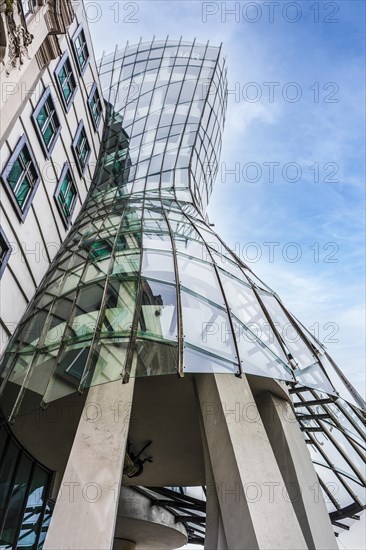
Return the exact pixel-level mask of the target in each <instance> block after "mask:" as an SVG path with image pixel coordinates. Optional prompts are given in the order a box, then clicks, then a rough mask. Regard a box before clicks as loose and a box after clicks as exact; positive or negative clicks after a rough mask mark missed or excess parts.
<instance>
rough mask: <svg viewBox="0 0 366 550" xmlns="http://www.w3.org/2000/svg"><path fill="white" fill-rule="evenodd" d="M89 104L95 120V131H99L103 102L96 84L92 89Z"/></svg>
mask: <svg viewBox="0 0 366 550" xmlns="http://www.w3.org/2000/svg"><path fill="white" fill-rule="evenodd" d="M88 104H89V109H90V114H91V116H92V119H93V124H94V127H95V129H97V128H98V126H99V122H100V119H101V116H102V112H103V108H102V102H101V99H100V95H99V92H98V88H97V85H96V84H95V83H94V84H93V87H92V89H91V92H90V95H89V98H88Z"/></svg>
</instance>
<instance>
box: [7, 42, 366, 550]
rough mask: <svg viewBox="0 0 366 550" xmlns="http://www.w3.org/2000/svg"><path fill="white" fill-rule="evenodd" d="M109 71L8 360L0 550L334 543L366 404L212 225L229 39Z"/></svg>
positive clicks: (351, 485) (124, 59)
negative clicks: (92, 161) (70, 217)
mask: <svg viewBox="0 0 366 550" xmlns="http://www.w3.org/2000/svg"><path fill="white" fill-rule="evenodd" d="M98 78H99V81H100V89H101V93H102V95H103V97H104V103H105V106H103V117H104V111H105V122H104V126H103V134H102V137H101V142H100V150H99V154H98V158H97V163H96V168H95V172H94V176H93V179H92V183H91V186H90V190H89V192H88V194H87V196H86V199H85V201H84V202H83V205H82V207H81V209H80V212H79V213H78V215H77V218H76V219H75V221H74V223H72V225H71V228H70V230H69V232H68V233H67V235H66V236H65V238H64V240H63V243H62V245H61V247H60V249H59V251H58V252H57V254H56V255H55V257H54V259H53V260H52V263H51V265H50V267H49V268H48V269H47V272H46V274H45V276H44V278H43V279H42V281H41V283H40V284H39V285H38V287H37V290H36V292H35V294H34V297H33V298H32V300H31V301H30V303H29V305H28V307H27V309H26V311H25V313H24V315H23V317H22V319H21V321H20V323H19V324H18V326H17V328H16V330H15V332H14V334H13V335H12V337H11V339H10V342H9V344H8V346H7V348H6V352H5V354H4V357H3V361H2V369H1V410H2V416H3V424H2V427H1V431H0V435H1V446H2V447H1V449H2V454H1V460H2V462H1V464H2V466H1V470H0V479H1V516H0V521H1V524H0V533H1V535H0V548H2V549H4V550H5V549H10V548H44V549H45V550H46V549H47V550H51V549H52V550H60V549H66V548H70V549H75V550H76V549H78V550H79V549H83V550H92V549H93V550H106V549H111V548H113V549H115V550H127V549H133V548H142V549H153V548H157V549H162V548H171V549H174V548H177V547H179V546H182V545H183V544H184V543H185V542H186V541H190V542H194V543H201V544H204V547H205V548H206V549H209V550H211V549H220V550H225V549H227V550H235V549H237V550H242V549H246V548H248V549H249V548H250V549H254V548H257V549H268V550H269V549H271V550H273V549H276V548H277V549H281V550H283V549H305V548H309V549H310V548H314V549H323V550H330V549H332V548H334V549H336V548H337V544H336V539H335V537H334V531H335V533H336V534H337V533H339V532H340V531H341V530H342V529H348V528H349V527H350V525H351V523H352V522H353V521H355V520H357V519H359V517H360V512H361V511H362V510H363V508H364V505H365V493H364V486H365V480H364V478H363V473H364V456H365V455H364V453H365V439H364V432H363V422H362V420H363V412H362V408H363V407H364V403H363V401H362V399H361V397H360V396H359V395H358V393H357V392H356V390H355V389H354V388H353V387H352V386H351V384H350V383H349V382H348V381H347V379H346V378H345V376H344V374H343V373H342V371H341V370H340V369H339V368H338V367H337V365H336V364H335V363H334V362H333V360H332V359H331V357H330V356H329V355H328V353H327V352H326V350H325V348H324V346H323V345H322V344H321V343H320V342H319V341H318V340H316V339H315V338H314V337H313V336H312V335H311V334H310V333H309V332H308V331H307V330H306V329H305V327H304V326H303V325H302V324H301V323H300V322H299V321H298V320H297V319H296V318H295V317H294V316H293V315H292V314H291V313H290V312H289V311H288V310H287V309H286V307H285V306H284V304H283V303H282V302H281V300H280V299H279V297H278V296H277V295H276V294H275V293H274V292H273V291H272V290H271V289H270V288H269V287H268V286H267V285H266V284H265V283H264V282H262V281H261V280H260V279H259V278H258V277H257V276H256V275H255V274H254V273H253V271H252V270H251V269H250V268H249V267H248V266H246V265H245V264H243V262H242V261H241V260H240V259H239V258H238V257H236V256H235V255H234V254H233V253H232V252H231V251H230V250H229V248H228V247H227V246H226V245H225V243H224V242H223V241H222V240H221V238H220V237H219V236H218V235H217V234H216V233H215V232H214V231H213V229H212V226H211V224H209V223H208V220H207V216H206V213H205V211H206V206H207V203H208V201H209V198H210V195H211V191H212V187H213V183H214V179H215V172H216V167H217V165H218V159H219V155H220V149H221V139H222V130H223V126H224V120H225V110H226V97H227V84H226V70H225V62H224V59H223V56H222V53H221V48H220V47H214V46H212V45H210V44H200V43H198V42H197V43H196V42H193V43H190V42H185V41H183V40H179V41H174V40H169V39H166V40H162V41H161V40H152V41H151V42H142V41H141V42H140V43H139V44H137V45H133V46H131V45H127V46H126V47H125V48H123V49H118V48H116V50H115V52H114V53H113V54H111V55H106V56H103V58H102V60H101V61H100V63H99V66H98ZM99 81H98V82H97V83H96V86H98V87H99ZM101 116H102V115H101ZM12 170H13V165H11V166H10V167H9V168H7V169H6V172H5V177H8V178H9V173H10V174H11V173H12ZM3 178H4V176H3ZM10 180H11V177H10ZM11 181H12V180H11ZM61 185H62V184H61ZM254 326H255V327H256V330H254V328H253V327H254ZM258 328H259V330H258ZM192 487H201V488H202V490H201V493H202V497H199V495H198V494H197V492H196V493H194V492H192V489H190V488H192Z"/></svg>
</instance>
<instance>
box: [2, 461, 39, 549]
mask: <svg viewBox="0 0 366 550" xmlns="http://www.w3.org/2000/svg"><path fill="white" fill-rule="evenodd" d="M31 469H32V461H31V460H30V459H29V458H28V457H27V456H26V455H24V454H23V455H22V456H21V459H20V463H19V465H18V467H17V472H16V476H15V483H14V486H13V491H12V495H11V499H10V502H9V507H8V510H7V515H6V519H5V522H4V526H3V530H2V534H1V538H0V545H6V544H9V545H11V544H12V543H14V537H15V532H16V529H17V524H18V521H19V519H20V514H21V510H22V506H23V503H24V498H25V494H26V491H27V487H28V481H29V476H30V473H31ZM5 548H6V546H5Z"/></svg>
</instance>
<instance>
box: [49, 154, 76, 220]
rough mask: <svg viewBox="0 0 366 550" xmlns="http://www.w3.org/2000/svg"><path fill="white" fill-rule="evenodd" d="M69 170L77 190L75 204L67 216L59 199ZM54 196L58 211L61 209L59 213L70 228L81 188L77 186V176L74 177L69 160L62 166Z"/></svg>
mask: <svg viewBox="0 0 366 550" xmlns="http://www.w3.org/2000/svg"><path fill="white" fill-rule="evenodd" d="M67 172H69V173H70V175H71V182H72V184H73V185H74V188H75V191H76V194H75V200H74V202H73V205H72V207H71V209H70V211H69V216H68V218H66V216H65V213H64V211H63V209H62V206H61V204H60V202H59V200H58V196H59V194H60V192H61V187H62V184H63V181H64V179H65V176H66V174H67ZM53 197H54V199H55V202H56V205H57V209H58V211H59V213H60V215H61V218H62V221H63V223H64V225H65V228H66V229H68V228H69V227H70V225H71V223H72V222H71V219H72V215H73V213H74V210H75V207H76V203H77V200H78V198H79V190H78V187H77V185H76V182H75V178H74V174H73V173H72V170H71V166H70V164H69V163H68V162H65V164H64V165H63V168H62V170H61V174H60V177H59V179H58V182H57V185H56V189H55V192H54V194H53Z"/></svg>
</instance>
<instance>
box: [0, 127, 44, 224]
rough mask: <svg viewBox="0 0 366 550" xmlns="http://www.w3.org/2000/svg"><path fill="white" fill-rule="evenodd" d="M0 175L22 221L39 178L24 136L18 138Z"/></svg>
mask: <svg viewBox="0 0 366 550" xmlns="http://www.w3.org/2000/svg"><path fill="white" fill-rule="evenodd" d="M1 177H2V180H3V182H4V184H5V189H6V191H7V193H8V195H9V198H10V200H11V201H12V203H13V206H14V208H15V210H16V212H17V214H18V216H19V218H20V219H21V221H24V219H25V217H26V215H27V212H28V210H29V208H30V205H31V203H32V199H33V196H34V194H35V192H36V190H37V187H38V184H39V182H40V179H41V177H40V173H39V171H38V166H37V164H36V161H35V159H34V156H33V153H32V150H31V148H30V145H29V143H28V141H27V138H26V136H23V137H22V138H21V139H20V140H19V142H18V144H17V146H16V148H15V149H14V151H13V154H12V155H11V157H10V159H9V162H8V163H7V165H6V166H5V169H4V171H3V173H2V175H1Z"/></svg>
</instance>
